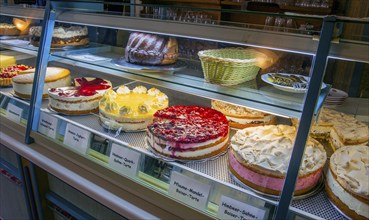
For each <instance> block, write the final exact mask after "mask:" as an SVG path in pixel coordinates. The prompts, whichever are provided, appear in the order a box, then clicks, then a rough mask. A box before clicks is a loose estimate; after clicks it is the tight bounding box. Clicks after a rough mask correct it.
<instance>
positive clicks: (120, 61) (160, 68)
mask: <svg viewBox="0 0 369 220" xmlns="http://www.w3.org/2000/svg"><path fill="white" fill-rule="evenodd" d="M111 63H112V64H114V65H115V66H117V67H119V68H122V69H125V70H131V71H137V72H145V73H160V72H176V71H180V70H183V69H184V68H186V65H185V63H184V62H183V61H180V60H177V62H176V63H174V64H169V65H138V64H133V63H128V62H127V61H126V60H125V58H116V59H112V60H111Z"/></svg>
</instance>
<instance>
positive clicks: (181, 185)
mask: <svg viewBox="0 0 369 220" xmlns="http://www.w3.org/2000/svg"><path fill="white" fill-rule="evenodd" d="M209 193H210V185H207V184H204V183H201V182H199V181H197V180H194V179H192V178H190V177H187V176H185V175H182V174H180V173H178V172H173V173H172V176H171V178H170V185H169V195H171V196H173V197H174V198H176V199H178V200H180V201H182V202H185V203H186V204H188V205H191V206H192V207H196V208H199V209H206V208H207V203H208V197H209Z"/></svg>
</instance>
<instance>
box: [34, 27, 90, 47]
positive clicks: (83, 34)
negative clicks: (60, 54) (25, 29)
mask: <svg viewBox="0 0 369 220" xmlns="http://www.w3.org/2000/svg"><path fill="white" fill-rule="evenodd" d="M41 32H42V27H41V26H33V27H31V28H30V30H29V33H30V35H31V44H32V45H33V46H36V47H38V46H39V44H40V38H41ZM87 44H89V39H88V29H87V27H86V26H83V27H82V26H71V27H62V26H57V27H55V28H54V30H53V33H52V39H51V47H63V46H80V45H87Z"/></svg>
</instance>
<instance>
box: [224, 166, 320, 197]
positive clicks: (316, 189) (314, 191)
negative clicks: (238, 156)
mask: <svg viewBox="0 0 369 220" xmlns="http://www.w3.org/2000/svg"><path fill="white" fill-rule="evenodd" d="M228 173H229V176H230V177H231V178H232V179H233V180H234V181H235V182H236V183H237V184H238V185H240V186H241V187H243V188H246V189H248V190H250V191H252V192H254V193H256V194H258V195H260V196H263V197H265V198H268V199H272V200H279V199H280V196H277V195H273V194H269V193H265V192H261V191H259V190H256V189H254V188H252V187H250V186H248V185H246V184H245V183H243V182H242V181H241V180H239V179H238V178H237V177H236V176H235V175H234V174H233V173H232V172H231V171H230V170H228ZM323 188H324V177H323V175H322V177H320V179H319V181H318V183H317V184H316V186H315V187H313V188H312V189H310V190H309V191H308V192H306V193H304V194H301V195H296V196H293V198H292V199H293V200H300V199H307V198H309V197H311V196H314V195H316V194H317V193H319V192H320V191H321V190H322V189H323Z"/></svg>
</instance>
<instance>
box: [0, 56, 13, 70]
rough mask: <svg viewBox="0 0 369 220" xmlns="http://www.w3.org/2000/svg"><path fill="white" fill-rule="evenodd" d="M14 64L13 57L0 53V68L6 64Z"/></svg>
mask: <svg viewBox="0 0 369 220" xmlns="http://www.w3.org/2000/svg"><path fill="white" fill-rule="evenodd" d="M15 64H16V60H15V57H13V56H6V55H2V54H0V69H2V68H5V67H8V66H14V65H15Z"/></svg>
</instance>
